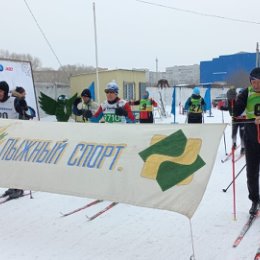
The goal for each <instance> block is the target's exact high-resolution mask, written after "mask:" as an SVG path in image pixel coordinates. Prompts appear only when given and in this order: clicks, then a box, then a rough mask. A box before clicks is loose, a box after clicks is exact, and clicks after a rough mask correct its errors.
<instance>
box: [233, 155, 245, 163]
mask: <svg viewBox="0 0 260 260" xmlns="http://www.w3.org/2000/svg"><path fill="white" fill-rule="evenodd" d="M244 155H245V154H239V156H237V157H236V159H235V162H237V161H239V160H240V159H241V158H243V157H244Z"/></svg>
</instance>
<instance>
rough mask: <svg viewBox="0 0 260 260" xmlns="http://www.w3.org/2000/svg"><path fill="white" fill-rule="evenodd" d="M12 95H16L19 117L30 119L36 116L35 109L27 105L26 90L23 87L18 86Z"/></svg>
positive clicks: (15, 101) (15, 105)
mask: <svg viewBox="0 0 260 260" xmlns="http://www.w3.org/2000/svg"><path fill="white" fill-rule="evenodd" d="M12 96H13V97H15V100H14V107H15V110H16V112H17V113H18V114H19V119H21V120H30V119H33V118H34V117H35V116H36V115H35V111H34V109H33V108H31V107H30V106H28V105H27V102H26V100H25V97H26V91H25V89H24V88H23V87H16V88H15V90H13V91H12Z"/></svg>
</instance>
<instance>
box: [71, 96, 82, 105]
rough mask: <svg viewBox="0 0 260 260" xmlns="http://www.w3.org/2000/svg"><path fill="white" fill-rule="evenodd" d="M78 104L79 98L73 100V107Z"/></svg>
mask: <svg viewBox="0 0 260 260" xmlns="http://www.w3.org/2000/svg"><path fill="white" fill-rule="evenodd" d="M80 102H81V98H80V97H77V98H76V99H75V100H74V102H73V105H74V106H77V105H78V104H79V103H80Z"/></svg>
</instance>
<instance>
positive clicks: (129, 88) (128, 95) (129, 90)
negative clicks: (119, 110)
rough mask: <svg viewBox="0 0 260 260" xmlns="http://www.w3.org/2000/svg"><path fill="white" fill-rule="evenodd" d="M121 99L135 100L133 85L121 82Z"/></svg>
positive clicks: (132, 83)
mask: <svg viewBox="0 0 260 260" xmlns="http://www.w3.org/2000/svg"><path fill="white" fill-rule="evenodd" d="M123 99H125V100H135V83H134V82H125V81H124V82H123Z"/></svg>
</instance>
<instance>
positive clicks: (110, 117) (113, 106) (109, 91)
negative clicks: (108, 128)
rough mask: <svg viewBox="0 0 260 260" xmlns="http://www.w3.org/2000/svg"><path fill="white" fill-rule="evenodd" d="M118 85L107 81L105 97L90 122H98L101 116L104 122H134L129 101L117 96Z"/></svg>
mask: <svg viewBox="0 0 260 260" xmlns="http://www.w3.org/2000/svg"><path fill="white" fill-rule="evenodd" d="M118 90H119V88H118V85H117V83H116V82H115V81H112V82H109V83H108V84H107V86H106V88H105V93H106V96H107V99H106V100H105V101H104V102H103V103H101V105H100V106H99V108H98V110H97V111H96V113H95V114H94V115H93V117H92V118H90V121H91V122H99V121H100V120H101V119H102V118H103V121H105V122H106V123H134V122H135V117H134V114H133V112H132V110H131V107H130V105H129V103H128V102H127V101H126V100H123V99H121V98H119V97H118Z"/></svg>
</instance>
